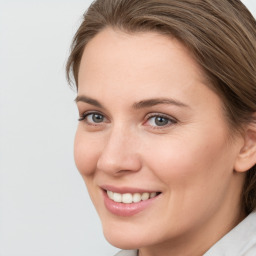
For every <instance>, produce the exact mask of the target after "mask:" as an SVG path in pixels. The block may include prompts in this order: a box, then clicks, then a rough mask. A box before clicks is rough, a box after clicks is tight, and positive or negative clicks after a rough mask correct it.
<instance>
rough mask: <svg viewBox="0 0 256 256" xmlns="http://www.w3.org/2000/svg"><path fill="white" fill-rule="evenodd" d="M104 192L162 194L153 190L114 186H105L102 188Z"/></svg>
mask: <svg viewBox="0 0 256 256" xmlns="http://www.w3.org/2000/svg"><path fill="white" fill-rule="evenodd" d="M100 187H101V188H102V189H103V190H109V191H112V192H115V193H120V194H124V193H145V192H146V193H153V192H160V191H157V190H151V189H143V188H135V187H115V186H112V185H103V186H100Z"/></svg>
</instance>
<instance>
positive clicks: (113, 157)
mask: <svg viewBox="0 0 256 256" xmlns="http://www.w3.org/2000/svg"><path fill="white" fill-rule="evenodd" d="M134 142H135V141H134V139H133V138H132V136H127V135H126V136H124V135H123V134H120V133H119V135H118V133H112V134H111V135H110V137H109V138H108V140H107V142H106V143H105V145H104V147H103V149H102V152H101V154H100V156H99V158H98V162H97V168H98V170H100V171H104V172H106V173H108V174H111V175H120V174H123V173H127V172H136V171H138V170H140V168H141V161H140V156H139V154H138V152H137V150H136V143H134Z"/></svg>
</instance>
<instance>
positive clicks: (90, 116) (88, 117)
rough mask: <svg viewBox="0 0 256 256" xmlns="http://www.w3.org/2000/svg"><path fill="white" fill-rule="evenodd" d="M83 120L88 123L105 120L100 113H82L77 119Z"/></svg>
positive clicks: (97, 122) (98, 122)
mask: <svg viewBox="0 0 256 256" xmlns="http://www.w3.org/2000/svg"><path fill="white" fill-rule="evenodd" d="M83 120H85V121H86V123H88V124H100V123H103V122H105V117H104V116H103V115H102V114H100V113H96V112H95V113H84V114H83V115H82V116H81V117H80V118H79V119H78V121H83Z"/></svg>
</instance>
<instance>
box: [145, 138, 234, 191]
mask: <svg viewBox="0 0 256 256" xmlns="http://www.w3.org/2000/svg"><path fill="white" fill-rule="evenodd" d="M221 135H222V134H221ZM226 149H227V145H226V140H225V139H224V136H219V137H214V139H211V138H209V137H208V136H207V137H205V138H204V137H203V136H200V138H195V137H194V138H193V136H190V139H189V138H188V137H187V136H186V135H184V136H182V137H176V138H175V137H172V138H170V140H166V141H160V142H155V143H154V147H152V150H149V151H148V152H147V159H148V162H149V165H150V167H151V169H152V170H154V172H155V175H156V176H157V177H158V178H159V179H160V180H161V181H162V182H164V183H165V184H166V185H168V186H169V187H171V188H173V187H181V186H182V189H183V190H184V188H186V187H190V188H191V186H193V184H194V185H195V186H197V185H200V186H197V187H199V188H201V187H202V186H204V184H206V183H211V182H214V181H212V180H213V179H215V178H216V179H217V178H219V177H220V176H223V175H225V172H226V175H230V174H231V173H232V154H230V155H228V154H227V153H226V152H228V150H226ZM152 156H154V157H152ZM199 183H201V184H199Z"/></svg>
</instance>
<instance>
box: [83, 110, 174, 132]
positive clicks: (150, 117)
mask: <svg viewBox="0 0 256 256" xmlns="http://www.w3.org/2000/svg"><path fill="white" fill-rule="evenodd" d="M90 115H99V116H102V117H103V119H106V117H105V116H104V115H103V114H101V113H100V112H86V113H84V114H82V115H81V116H80V118H79V119H78V121H85V122H86V124H88V125H93V126H98V125H101V123H102V122H99V123H97V122H94V123H93V122H89V121H87V120H86V118H87V117H89V116H90ZM158 117H159V118H163V119H165V120H166V121H167V122H168V124H165V125H163V126H160V125H159V126H157V125H155V126H153V125H146V126H151V127H152V128H153V129H164V128H167V127H169V126H171V125H174V124H176V123H177V122H178V121H177V119H175V118H173V117H170V116H168V115H165V114H160V113H151V114H149V115H147V116H146V121H145V122H143V124H146V123H148V122H149V121H150V119H152V118H158Z"/></svg>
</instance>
